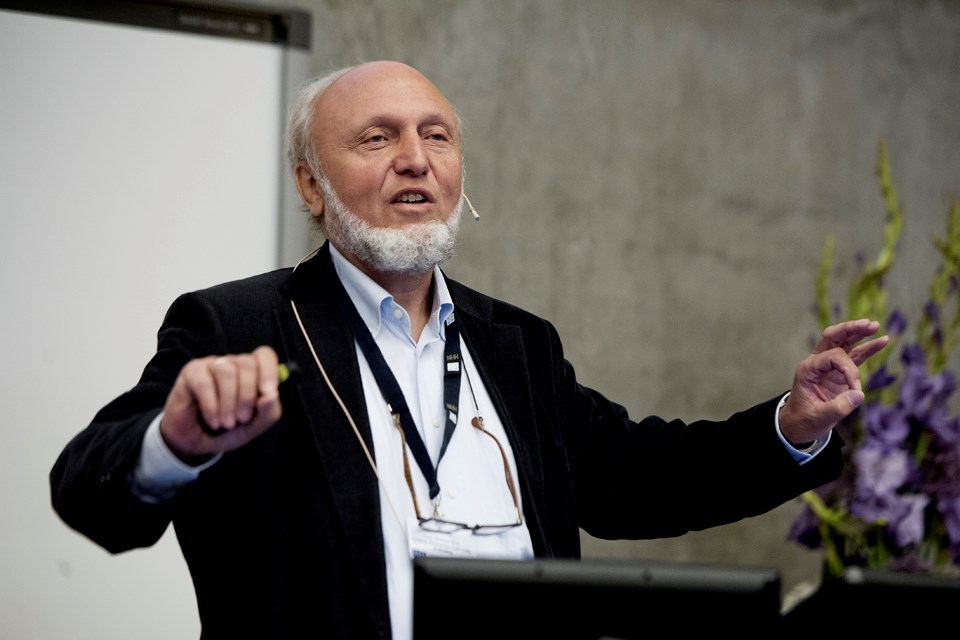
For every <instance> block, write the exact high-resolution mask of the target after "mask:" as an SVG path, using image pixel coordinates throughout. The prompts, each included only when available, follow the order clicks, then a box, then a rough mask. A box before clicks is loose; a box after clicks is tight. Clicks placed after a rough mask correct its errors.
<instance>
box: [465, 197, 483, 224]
mask: <svg viewBox="0 0 960 640" xmlns="http://www.w3.org/2000/svg"><path fill="white" fill-rule="evenodd" d="M463 199H464V200H466V201H467V206H468V207H470V213H471V214H472V215H473V219H474V220H477V221H479V220H480V214H479V213H477V210H476V209H474V208H473V203H472V202H470V198H468V197H467V194H465V193H464V194H463Z"/></svg>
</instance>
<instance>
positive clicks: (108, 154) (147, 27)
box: [0, 2, 309, 640]
mask: <svg viewBox="0 0 960 640" xmlns="http://www.w3.org/2000/svg"><path fill="white" fill-rule="evenodd" d="M21 5H23V6H21ZM48 5H49V6H48ZM73 5H77V7H76V8H75V9H76V10H67V11H66V14H64V12H59V13H58V7H59V6H62V7H72V6H73ZM24 7H26V8H24ZM38 7H39V8H38ZM90 7H93V8H92V9H90V10H89V11H86V9H87V8H90ZM103 7H108V8H109V9H108V10H102V9H103ZM80 9H84V12H81V13H80V15H78V12H80ZM101 10H102V11H101ZM101 13H102V14H103V15H100V14H101ZM308 34H309V15H307V14H305V13H303V12H288V13H276V12H274V11H271V10H268V9H266V8H265V9H263V10H258V9H256V8H253V7H251V6H250V5H246V6H245V7H244V8H243V9H242V10H239V9H231V8H229V7H228V6H227V7H219V6H218V5H213V4H211V3H209V2H207V3H204V4H203V5H197V6H196V7H191V5H189V4H182V3H171V2H166V3H150V2H112V3H103V2H91V3H81V2H76V3H71V2H60V3H44V2H29V3H26V2H25V3H9V2H0V60H2V63H0V207H2V221H3V222H2V230H0V265H2V275H0V282H2V300H3V312H2V315H0V336H2V340H3V348H2V350H0V353H2V358H3V366H2V367H0V380H2V382H0V388H2V399H3V403H2V407H3V409H2V412H3V422H2V427H0V428H2V434H3V436H2V440H0V514H2V515H0V637H2V638H10V639H14V638H16V639H31V640H32V639H59V638H71V639H72V640H83V639H96V640H110V639H114V638H115V639H123V640H129V639H130V638H138V639H152V638H156V639H164V640H169V639H172V638H178V639H180V638H196V637H198V636H199V633H200V624H199V620H198V616H197V611H196V603H195V600H194V593H193V587H192V584H191V581H190V577H189V574H188V572H187V569H186V565H185V563H184V562H183V559H182V557H181V556H180V553H179V549H178V547H177V544H176V539H175V537H174V533H173V530H172V528H171V529H168V531H167V533H166V534H165V535H164V537H163V538H162V539H161V540H160V542H159V543H158V544H156V545H155V546H153V547H151V548H149V549H143V550H134V551H131V552H127V553H123V554H119V555H113V556H112V555H110V554H109V553H107V552H106V551H104V550H103V549H101V548H100V547H98V546H96V545H95V544H93V543H92V542H90V541H89V540H87V539H86V538H83V537H82V536H80V535H79V534H77V533H75V532H74V531H72V530H71V529H69V528H67V526H66V525H65V524H63V523H62V522H61V521H60V520H59V519H58V517H57V516H56V514H55V513H54V512H53V509H52V508H51V506H50V491H49V484H48V473H49V471H50V468H51V467H52V465H53V463H54V461H55V459H56V457H57V455H58V453H59V451H60V449H62V447H63V446H64V445H65V444H66V443H67V441H68V440H69V439H70V438H71V437H72V436H73V435H74V434H76V433H77V432H78V431H80V430H81V429H82V428H83V427H84V426H86V424H88V423H89V421H90V419H91V418H92V417H93V415H94V413H95V412H96V411H97V410H98V409H99V408H100V407H101V406H102V405H104V404H106V403H107V402H108V401H109V400H111V399H112V398H113V397H114V396H116V395H118V394H119V393H121V392H123V391H125V390H126V389H127V388H129V387H130V386H132V385H133V384H134V383H135V382H136V380H137V379H138V377H139V375H140V372H141V370H142V368H143V365H144V364H145V363H146V361H147V359H148V358H149V357H150V355H151V354H152V353H153V350H154V348H155V345H156V343H155V338H156V331H157V329H158V327H159V325H160V322H161V320H162V318H163V315H164V313H165V311H166V308H167V306H168V305H169V303H170V302H171V301H172V300H173V298H174V297H175V296H176V295H177V294H179V293H181V292H184V291H187V290H192V289H198V288H201V287H205V286H208V285H211V284H214V283H216V282H220V281H224V280H228V279H233V278H238V277H242V276H246V275H252V274H253V273H257V272H261V271H265V270H269V269H273V268H276V267H277V266H278V265H281V264H290V263H291V261H295V260H296V259H297V258H299V257H300V256H301V255H302V254H303V253H305V252H306V250H307V248H308V246H309V243H308V239H307V230H308V224H307V222H306V220H304V219H303V218H304V216H305V214H302V213H300V212H299V211H298V210H297V206H296V204H295V203H296V200H295V199H294V198H293V195H294V192H293V188H292V183H291V182H290V181H289V178H288V177H287V176H286V170H285V166H284V163H283V161H282V129H283V119H284V116H285V111H286V103H287V101H288V98H289V97H290V95H291V93H292V91H293V90H294V89H295V88H296V86H297V85H299V84H300V83H301V82H302V81H303V80H305V79H306V77H307V73H308V67H309V42H308ZM301 224H302V227H301V226H300V225H301ZM247 597H250V598H255V597H256V594H242V595H240V597H239V600H238V604H239V606H242V601H243V599H244V598H247Z"/></svg>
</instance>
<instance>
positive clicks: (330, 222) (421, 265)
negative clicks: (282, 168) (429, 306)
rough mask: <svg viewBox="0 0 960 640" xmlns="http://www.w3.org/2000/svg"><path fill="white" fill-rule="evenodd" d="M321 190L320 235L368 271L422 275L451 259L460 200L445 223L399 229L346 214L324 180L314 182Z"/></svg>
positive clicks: (320, 178)
mask: <svg viewBox="0 0 960 640" xmlns="http://www.w3.org/2000/svg"><path fill="white" fill-rule="evenodd" d="M318 181H319V182H320V186H321V188H322V189H323V203H324V209H325V211H324V223H323V232H324V235H326V236H327V238H328V239H329V240H330V241H331V242H334V243H335V244H336V245H337V248H338V249H340V250H341V252H344V253H347V254H349V255H352V256H354V257H355V258H357V259H358V260H360V262H362V263H363V264H365V265H366V266H368V267H369V268H371V269H373V270H375V271H380V272H385V273H402V274H410V275H413V274H422V273H427V272H428V271H431V270H433V267H434V266H435V265H438V264H440V263H441V262H443V261H444V260H446V259H448V258H450V257H451V256H453V248H454V244H456V240H457V231H458V230H459V229H460V213H461V212H462V211H463V196H462V195H461V196H460V199H459V200H458V201H457V205H456V207H454V209H453V211H451V212H450V215H448V216H447V219H446V222H442V221H439V220H433V221H430V222H421V223H417V224H409V225H404V226H403V227H401V228H399V229H393V228H389V227H374V226H373V225H371V224H370V223H369V222H367V221H366V220H363V219H361V218H360V217H359V216H358V215H357V214H355V213H354V212H353V211H350V210H349V209H348V208H347V206H346V205H345V204H344V203H343V201H342V200H341V199H340V197H339V196H338V195H337V192H336V191H335V190H334V189H333V187H332V186H331V184H330V182H329V181H328V180H327V177H326V176H324V175H322V174H321V175H320V176H319V178H318Z"/></svg>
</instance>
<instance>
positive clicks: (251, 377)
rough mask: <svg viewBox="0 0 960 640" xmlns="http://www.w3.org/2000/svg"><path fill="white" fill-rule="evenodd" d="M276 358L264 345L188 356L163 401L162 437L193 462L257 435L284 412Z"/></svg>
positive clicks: (186, 460)
mask: <svg viewBox="0 0 960 640" xmlns="http://www.w3.org/2000/svg"><path fill="white" fill-rule="evenodd" d="M278 364H279V359H278V357H277V353H276V352H275V351H274V350H273V349H271V348H270V347H266V346H263V347H258V348H257V349H255V350H254V351H253V352H251V353H245V354H237V355H224V356H208V357H206V358H197V359H196V360H191V361H190V362H188V363H187V364H186V365H185V366H184V367H183V369H181V370H180V374H179V375H178V376H177V380H176V382H174V384H173V389H172V390H171V391H170V395H169V396H167V402H166V404H165V405H164V407H163V418H162V419H161V420H160V435H161V436H162V437H163V441H164V443H166V445H167V447H169V448H170V450H171V451H172V452H173V453H174V454H175V455H176V456H177V457H178V458H180V460H182V461H183V462H185V463H187V464H193V465H196V464H199V463H202V462H203V461H204V460H206V459H207V458H209V457H210V456H212V455H214V454H217V453H223V452H226V451H232V450H234V449H237V448H239V447H242V446H243V445H245V444H247V443H248V442H250V441H251V440H253V439H254V438H257V437H258V436H260V435H261V434H262V433H263V432H264V431H266V430H267V429H269V428H270V427H271V426H273V425H274V424H275V423H276V422H277V420H279V419H280V415H281V414H282V408H281V406H280V396H279V391H278V386H279V378H278V373H277V366H278ZM205 427H206V428H205ZM211 429H213V430H217V431H218V434H217V435H212V434H211V433H210V430H211Z"/></svg>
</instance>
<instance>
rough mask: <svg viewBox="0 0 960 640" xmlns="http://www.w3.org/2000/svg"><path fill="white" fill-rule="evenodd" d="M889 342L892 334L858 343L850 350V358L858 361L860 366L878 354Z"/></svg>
mask: <svg viewBox="0 0 960 640" xmlns="http://www.w3.org/2000/svg"><path fill="white" fill-rule="evenodd" d="M889 343H890V336H880V337H879V338H875V339H873V340H870V341H869V342H864V343H863V344H861V345H857V346H856V347H854V348H853V349H851V350H850V358H851V359H852V360H853V361H854V363H856V365H857V366H860V365H861V364H863V363H864V362H866V361H867V360H869V359H870V358H872V357H873V356H874V355H876V354H877V353H878V352H879V351H880V350H881V349H883V348H884V347H886V346H887V345H888V344H889Z"/></svg>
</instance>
